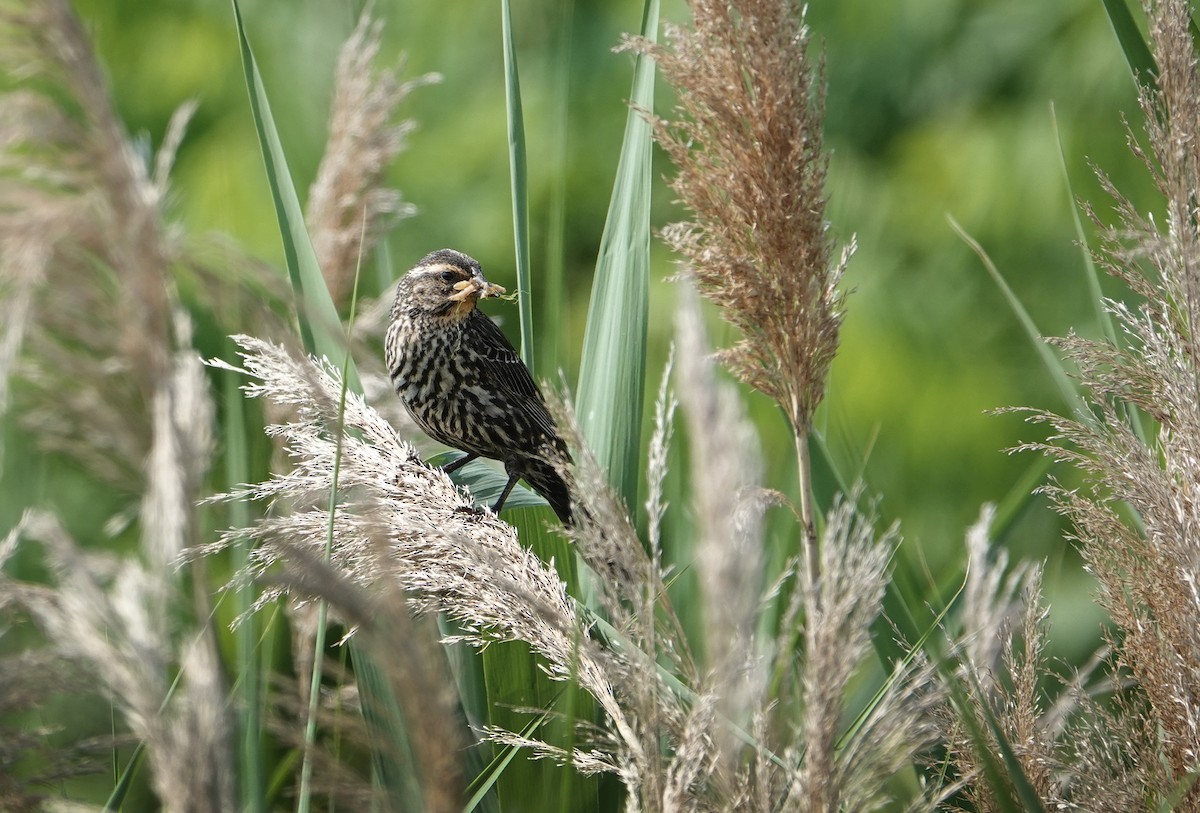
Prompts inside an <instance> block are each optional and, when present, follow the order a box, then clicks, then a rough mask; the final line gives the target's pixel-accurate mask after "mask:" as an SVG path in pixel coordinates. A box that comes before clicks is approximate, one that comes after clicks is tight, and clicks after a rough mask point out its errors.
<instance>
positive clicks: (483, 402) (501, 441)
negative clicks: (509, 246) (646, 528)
mask: <svg viewBox="0 0 1200 813" xmlns="http://www.w3.org/2000/svg"><path fill="white" fill-rule="evenodd" d="M502 293H504V289H503V288H501V287H500V286H499V285H493V284H492V283H490V282H488V281H487V280H486V279H485V278H484V276H483V269H482V268H480V266H479V263H478V262H476V261H475V260H473V259H472V258H470V257H468V256H467V255H466V254H462V253H460V252H458V251H453V250H452V249H448V248H447V249H442V250H441V251H435V252H433V253H431V254H427V255H426V256H425V257H423V258H422V259H421V260H420V261H419V262H418V263H417V264H416V265H414V266H413V267H412V268H411V269H409V271H408V273H407V274H405V276H404V278H403V279H401V280H400V285H399V287H398V288H397V290H396V303H395V305H393V306H392V314H391V322H390V324H389V325H388V329H387V336H386V338H385V348H386V356H387V367H388V372H389V374H390V375H391V379H392V387H393V388H395V390H396V393H397V394H398V395H399V396H400V399H401V400H402V401H403V402H404V406H405V407H407V409H408V414H409V415H411V416H412V418H413V420H414V421H416V422H417V425H418V426H420V427H421V428H422V429H423V430H425V432H426V433H427V434H428V435H429V436H430V437H432V438H433V439H434V440H436V441H438V442H440V443H444V444H446V445H447V446H452V447H454V448H455V449H459V450H461V451H463V452H465V453H466V454H465V455H463V456H462V457H460V458H458V459H457V460H455V461H453V462H452V463H449V464H448V465H446V466H445V467H444V470H445V471H446V472H447V473H449V472H452V471H454V470H456V469H458V468H460V467H462V466H464V465H465V464H467V463H469V462H471V461H472V460H474V459H475V458H477V457H488V458H491V459H493V460H500V461H503V463H504V470H505V471H506V472H507V473H508V483H507V484H506V485H505V487H504V491H503V492H501V494H500V499H498V500H497V501H496V504H495V506H494V507H493V508H492V510H493V511H495V512H496V513H500V509H501V507H503V505H504V501H505V500H506V499H508V495H509V493H510V492H511V491H512V489H513V486H514V485H516V483H517V480H519V479H522V478H523V479H524V480H525V482H526V483H528V484H529V486H530V487H531V488H532V489H533V490H534V491H536V492H537V493H538V494H541V495H542V496H543V497H545V498H546V501H547V502H548V503H550V507H551V508H553V509H554V513H555V514H557V515H558V518H559V519H560V520H562V522H563V523H564V524H566V525H570V524H571V494H570V489H569V488H568V486H567V483H566V482H565V481H564V480H563V478H562V476H561V475H560V474H559V473H558V472H559V468H560V467H561V466H562V464H564V463H565V462H567V461H568V460H570V455H569V453H568V451H567V445H566V443H564V442H563V440H562V438H561V437H560V436H559V434H558V428H557V427H556V426H555V424H554V419H553V418H551V417H550V413H549V412H548V411H547V410H546V402H545V401H544V400H543V399H542V394H541V392H540V391H539V390H538V387H537V384H536V383H534V380H533V376H531V375H530V374H529V369H528V368H527V367H526V366H525V364H524V362H522V361H521V359H520V357H519V356H518V355H517V351H516V350H514V349H513V346H512V344H511V343H510V342H509V341H508V339H507V338H505V336H504V333H503V332H501V330H500V328H499V327H497V326H496V323H495V322H493V321H492V320H491V319H489V318H488V317H487V316H486V315H485V314H484V313H483V312H482V311H480V310H479V309H478V308H476V307H475V306H476V303H477V302H478V301H479V300H480V299H483V298H485V297H489V296H497V295H499V294H502Z"/></svg>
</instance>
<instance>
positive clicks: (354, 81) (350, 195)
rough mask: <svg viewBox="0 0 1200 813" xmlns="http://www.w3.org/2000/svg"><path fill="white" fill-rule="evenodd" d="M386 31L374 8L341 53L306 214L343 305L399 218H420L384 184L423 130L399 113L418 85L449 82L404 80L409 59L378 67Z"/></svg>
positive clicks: (431, 76) (335, 296)
mask: <svg viewBox="0 0 1200 813" xmlns="http://www.w3.org/2000/svg"><path fill="white" fill-rule="evenodd" d="M382 29H383V24H382V23H381V22H380V21H378V20H373V19H372V18H371V14H370V9H369V8H368V9H367V10H366V11H364V12H363V14H362V16H361V17H360V18H359V20H358V25H356V26H355V28H354V32H353V33H352V34H351V35H350V38H349V39H347V40H346V42H345V44H344V45H343V46H342V50H341V52H340V53H339V54H338V61H337V70H336V73H335V74H334V90H333V104H332V105H331V108H330V111H329V139H328V141H327V142H326V144H325V154H324V156H323V157H322V158H321V164H320V166H319V167H318V169H317V177H316V180H314V181H313V184H312V187H311V188H310V189H309V193H308V205H307V208H306V211H305V222H306V223H307V224H308V228H309V234H310V236H311V238H312V243H313V250H314V251H316V254H317V262H318V263H319V264H320V266H321V271H322V272H323V273H324V275H325V283H326V284H327V285H328V286H329V293H330V295H331V296H332V297H333V300H334V302H338V303H345V302H346V301H348V299H349V297H350V292H351V289H352V288H353V285H354V275H355V271H356V270H357V268H358V265H359V260H360V258H363V257H366V256H367V255H369V254H370V252H371V249H372V248H373V247H374V245H375V243H376V241H378V240H379V238H380V237H381V236H382V235H383V234H385V233H386V232H387V231H388V230H389V229H391V228H392V227H393V226H395V224H396V223H397V222H398V221H399V220H401V219H403V218H406V217H411V216H412V215H414V214H415V213H416V207H415V206H413V205H412V204H411V203H406V202H405V201H404V199H403V197H402V196H401V194H400V191H399V190H397V189H391V188H389V187H387V186H385V184H384V182H385V175H386V172H387V170H388V167H390V166H391V164H392V161H393V160H394V159H395V157H396V156H397V155H398V154H399V153H400V152H402V151H403V150H404V149H405V147H406V146H407V140H408V134H409V133H411V132H412V130H413V128H414V127H415V126H416V124H415V123H414V122H413V121H412V120H411V119H405V120H402V121H396V120H395V119H396V110H397V108H398V107H399V106H400V104H401V103H402V102H403V101H404V100H405V99H406V98H407V97H408V94H409V93H411V92H412V91H413V90H414V89H415V88H418V87H420V86H421V85H427V84H431V83H434V82H439V81H441V77H440V76H438V75H437V74H434V73H430V74H426V75H424V76H421V77H418V78H416V79H413V80H410V81H407V82H404V81H401V80H400V73H401V71H402V70H403V68H404V61H403V60H401V61H400V63H399V64H398V65H396V66H395V67H394V68H390V69H386V70H377V69H376V68H375V62H376V60H377V59H378V57H379V49H380V34H381V31H382Z"/></svg>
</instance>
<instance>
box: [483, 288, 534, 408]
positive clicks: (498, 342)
mask: <svg viewBox="0 0 1200 813" xmlns="http://www.w3.org/2000/svg"><path fill="white" fill-rule="evenodd" d="M467 327H468V328H469V330H468V340H469V341H470V342H471V349H472V350H474V351H475V352H476V353H478V354H479V355H480V356H482V357H483V358H485V359H486V360H487V361H488V362H489V364H490V365H491V372H492V373H493V374H494V375H495V376H496V380H497V381H498V382H499V383H500V384H502V385H503V386H504V387H505V388H506V389H508V390H510V391H511V392H513V393H516V394H518V395H523V396H525V397H526V398H535V399H537V401H538V402H539V403H541V400H542V393H541V391H540V390H539V389H538V386H537V384H535V383H534V381H533V376H532V375H530V374H529V368H528V367H526V366H525V362H523V361H521V357H520V356H518V355H517V351H516V349H515V348H514V347H513V346H512V343H511V342H509V340H508V337H507V336H505V335H504V331H502V330H500V327H499V326H498V325H497V324H496V323H495V322H493V321H492V320H491V319H489V318H488V317H487V315H486V314H484V313H482V312H481V311H478V310H476V311H472V312H471V315H470V317H469V319H468V321H467Z"/></svg>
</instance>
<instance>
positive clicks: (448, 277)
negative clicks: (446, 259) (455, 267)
mask: <svg viewBox="0 0 1200 813" xmlns="http://www.w3.org/2000/svg"><path fill="white" fill-rule="evenodd" d="M455 276H457V275H456V274H455V273H454V272H453V271H443V272H442V282H452V281H453V280H454V277H455Z"/></svg>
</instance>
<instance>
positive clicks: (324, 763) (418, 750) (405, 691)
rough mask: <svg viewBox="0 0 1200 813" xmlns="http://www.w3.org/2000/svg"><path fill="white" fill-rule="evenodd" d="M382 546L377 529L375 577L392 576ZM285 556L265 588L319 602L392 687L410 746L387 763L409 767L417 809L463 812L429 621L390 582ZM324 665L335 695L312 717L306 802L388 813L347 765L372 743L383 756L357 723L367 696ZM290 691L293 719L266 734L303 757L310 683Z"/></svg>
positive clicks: (452, 728) (453, 731) (449, 704)
mask: <svg viewBox="0 0 1200 813" xmlns="http://www.w3.org/2000/svg"><path fill="white" fill-rule="evenodd" d="M382 513H383V512H380V514H381V515H382ZM386 539H387V535H386V529H385V528H383V527H382V526H380V527H377V528H376V529H375V535H374V537H373V538H372V540H371V541H372V551H373V553H374V555H375V556H376V557H377V558H378V559H379V561H378V562H377V564H376V567H377V569H378V570H379V572H380V573H382V574H387V573H389V572H391V570H392V566H391V564H390V562H388V561H387V560H386V557H387V556H388V555H389V552H388V547H387V544H386ZM282 552H283V556H284V557H285V558H284V559H283V561H282V572H281V573H280V574H271V575H270V576H268V578H267V581H269V582H270V583H273V584H279V585H281V586H284V587H286V589H287V590H288V592H289V594H290V595H291V597H292V598H293V599H294V600H298V601H299V600H305V601H309V600H312V599H324V600H325V601H326V602H327V603H328V604H329V605H330V606H331V607H332V610H333V613H334V615H335V616H336V617H338V618H339V619H341V621H342V622H343V623H344V624H345V625H346V628H347V629H348V630H350V632H349V633H348V635H349V634H353V635H354V636H355V637H356V638H357V640H358V641H359V643H360V645H361V646H362V647H364V649H363V650H361V651H366V652H369V653H370V656H371V658H372V659H373V660H374V662H375V663H376V664H377V665H378V666H379V671H380V672H381V673H382V674H384V675H386V676H387V679H388V680H389V681H390V682H391V684H392V690H393V696H394V697H395V698H396V699H397V700H398V701H399V702H400V704H401V706H402V709H401V711H402V714H403V718H404V723H403V725H404V733H405V735H406V746H407V747H406V748H405V749H404V750H403V752H402V753H390V754H388V755H387V758H388V759H390V760H392V761H394V762H396V763H397V764H406V763H407V764H410V770H411V774H412V776H413V777H414V781H415V783H416V784H419V787H420V792H421V801H422V803H423V808H422V809H424V810H429V811H435V812H436V811H455V810H461V808H462V801H463V798H464V793H463V787H464V782H463V777H462V774H461V750H462V748H463V747H464V746H465V743H464V742H463V737H461V736H460V730H461V729H462V726H463V725H464V724H463V722H462V721H461V720H460V715H459V711H458V705H457V696H456V695H455V693H454V690H453V687H454V683H453V680H452V679H451V677H450V674H449V665H448V663H447V662H446V658H445V654H444V653H443V652H442V650H441V649H440V648H439V647H438V634H437V629H436V625H435V622H434V621H433V619H430V618H421V619H415V618H413V617H412V616H411V614H410V613H409V609H408V606H407V603H406V600H405V597H404V594H403V592H402V589H401V586H400V584H399V583H398V582H397V581H396V580H395V579H390V578H387V577H386V576H384V577H382V578H380V579H379V580H378V582H377V583H376V584H375V585H374V586H373V588H372V589H371V590H367V589H365V588H364V587H363V586H361V585H359V584H357V583H355V582H353V581H351V579H350V578H349V577H347V576H346V575H344V574H343V573H342V572H339V571H338V570H337V569H335V568H333V567H330V566H329V565H328V564H326V563H325V561H324V560H323V559H322V558H319V556H318V555H314V553H313V552H312V551H311V550H309V549H307V548H305V547H301V546H290V547H285V548H284V549H283V551H282ZM324 664H325V666H324V668H325V671H326V672H327V673H330V674H329V680H330V681H331V683H332V685H334V686H337V687H339V688H338V690H336V691H323V692H322V699H321V706H320V707H319V708H318V710H317V712H318V713H317V724H318V730H319V731H320V732H322V733H321V734H319V736H318V739H317V742H318V747H317V748H316V749H315V753H314V754H313V757H314V760H313V765H314V772H313V777H312V788H313V795H314V796H315V795H321V796H327V797H329V798H331V799H335V800H336V801H337V803H338V804H349V805H351V806H352V808H353V809H364V805H367V804H371V803H374V804H376V805H378V806H380V807H381V808H382V809H389V808H388V807H387V805H388V803H389V800H388V799H387V798H385V796H386V794H385V793H384V788H382V787H380V786H378V783H372V781H371V778H370V777H369V776H363V775H360V774H358V773H357V772H355V770H354V768H353V765H352V763H353V760H352V759H348V758H347V754H351V755H353V754H355V753H359V754H367V753H370V749H371V744H372V742H375V746H374V747H375V748H379V747H381V744H380V743H379V742H378V738H373V736H372V731H371V730H370V727H369V726H367V725H365V724H364V715H363V712H364V709H363V708H362V707H361V704H362V701H363V700H364V699H365V698H364V695H362V694H360V693H359V692H358V690H357V687H356V686H355V684H354V681H353V679H352V677H351V676H349V675H345V674H340V673H339V672H340V670H338V669H337V667H336V666H335V665H333V664H331V663H330V662H329V661H328V660H326V661H324ZM310 668H311V667H310ZM296 682H297V685H296V686H294V687H292V690H291V692H290V693H286V694H281V695H280V706H281V707H282V709H283V710H286V711H289V712H290V715H289V716H288V717H286V718H285V717H283V716H282V715H281V716H279V717H277V718H275V719H273V720H272V721H271V727H272V728H273V729H274V730H275V731H276V733H277V734H278V735H279V736H280V738H281V739H282V740H284V741H286V742H291V743H293V744H294V745H295V746H297V747H301V748H302V747H305V742H304V732H303V725H302V723H298V721H302V720H303V719H304V718H305V717H306V715H307V713H308V708H307V707H308V699H307V697H306V693H307V691H308V688H307V687H308V685H309V684H308V677H307V676H305V675H300V676H298V680H297V681H296ZM379 711H380V710H376V712H377V713H378V712H379ZM384 746H385V747H386V744H384ZM334 748H336V752H335V751H334V750H333V749H334Z"/></svg>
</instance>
